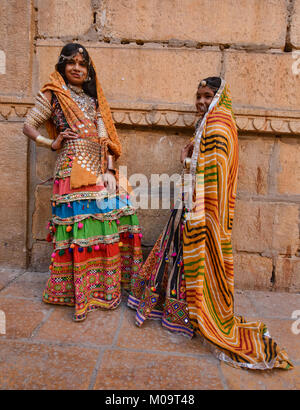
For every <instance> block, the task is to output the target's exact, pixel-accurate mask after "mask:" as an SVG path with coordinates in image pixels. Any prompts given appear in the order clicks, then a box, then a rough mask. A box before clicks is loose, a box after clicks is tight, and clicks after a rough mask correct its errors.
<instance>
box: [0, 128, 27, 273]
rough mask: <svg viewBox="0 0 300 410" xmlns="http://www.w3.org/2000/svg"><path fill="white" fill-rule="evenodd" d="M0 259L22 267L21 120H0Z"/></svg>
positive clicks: (24, 140)
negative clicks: (13, 121)
mask: <svg viewBox="0 0 300 410" xmlns="http://www.w3.org/2000/svg"><path fill="white" fill-rule="evenodd" d="M0 132H1V138H0V174H1V186H0V208H1V216H0V222H1V238H0V261H1V263H2V264H4V265H7V266H12V267H13V266H16V267H20V268H23V267H26V232H27V198H26V195H27V138H26V137H25V136H24V135H23V134H22V129H21V124H14V123H3V122H2V123H0Z"/></svg>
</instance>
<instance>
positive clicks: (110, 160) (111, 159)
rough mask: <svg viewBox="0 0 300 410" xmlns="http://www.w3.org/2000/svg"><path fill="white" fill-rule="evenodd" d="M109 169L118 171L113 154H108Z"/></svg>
mask: <svg viewBox="0 0 300 410" xmlns="http://www.w3.org/2000/svg"><path fill="white" fill-rule="evenodd" d="M107 170H108V171H111V172H114V173H116V170H115V167H114V161H113V156H112V155H108V156H107Z"/></svg>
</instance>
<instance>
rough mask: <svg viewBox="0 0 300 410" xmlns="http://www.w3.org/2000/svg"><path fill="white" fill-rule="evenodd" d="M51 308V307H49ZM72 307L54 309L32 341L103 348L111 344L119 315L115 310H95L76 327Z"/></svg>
mask: <svg viewBox="0 0 300 410" xmlns="http://www.w3.org/2000/svg"><path fill="white" fill-rule="evenodd" d="M49 306H51V307H53V305H49ZM73 315H74V307H72V306H64V307H59V308H58V309H57V308H56V309H55V310H54V312H53V313H52V315H51V317H50V318H49V319H48V321H47V323H46V324H45V325H43V326H41V328H40V329H39V332H38V333H37V334H36V336H35V337H34V339H37V340H43V341H45V340H47V341H49V342H50V341H57V340H59V341H60V342H65V343H66V342H68V343H72V342H73V343H79V344H85V345H86V344H90V345H93V346H103V345H109V344H112V341H113V336H114V334H115V332H116V329H117V326H118V323H119V315H120V313H118V312H117V311H116V310H111V311H108V310H105V309H103V310H101V309H98V310H95V311H93V312H90V313H89V314H88V319H90V320H85V321H84V322H82V323H81V326H77V325H78V323H76V322H74V321H73Z"/></svg>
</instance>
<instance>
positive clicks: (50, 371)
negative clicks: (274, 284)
mask: <svg viewBox="0 0 300 410" xmlns="http://www.w3.org/2000/svg"><path fill="white" fill-rule="evenodd" d="M1 274H4V275H5V277H7V278H12V280H9V282H6V283H4V288H2V289H1V291H0V311H1V310H2V311H3V312H4V313H5V315H6V328H7V329H6V330H7V333H6V334H1V335H0V367H1V372H0V389H4V390H7V389H10V390H15V389H17V390H30V389H36V390H42V389H47V390H49V389H50V390H61V389H64V390H71V389H76V390H87V389H103V390H121V391H122V390H128V389H133V390H147V391H150V392H151V391H152V390H178V389H180V390H203V389H205V390H207V389H211V390H214V389H219V390H224V389H226V390H233V389H251V388H256V389H265V390H270V389H278V390H280V389H298V390H299V382H300V374H299V369H300V367H299V364H300V357H299V354H300V351H299V349H298V338H299V335H296V334H295V333H293V328H292V326H293V323H294V322H295V320H294V319H293V318H292V317H291V316H292V312H294V311H296V310H299V306H300V305H299V303H300V294H288V293H280V292H262V291H253V290H252V291H250V290H248V291H246V290H244V291H241V290H237V289H236V290H235V312H236V314H242V315H244V316H245V318H246V319H247V320H249V321H257V320H261V321H262V322H263V323H265V324H266V325H267V327H268V329H269V331H270V333H271V335H272V337H274V339H275V340H276V342H278V344H279V346H280V347H281V348H285V349H286V351H287V352H288V354H289V357H290V358H291V360H292V362H293V364H294V365H295V369H294V370H293V371H291V372H284V371H279V370H278V371H276V370H273V371H264V372H262V371H259V372H258V371H248V370H239V369H234V368H231V367H229V366H226V365H224V363H222V362H219V361H218V360H217V359H216V358H215V357H214V356H213V354H212V353H211V352H210V351H209V350H208V349H207V348H206V347H204V346H203V345H202V343H201V340H200V338H198V337H195V338H194V339H192V340H189V339H187V338H184V337H183V336H180V335H176V334H173V333H169V332H167V331H166V330H164V329H163V328H162V327H161V325H160V323H159V322H158V321H147V322H145V323H144V325H143V326H142V328H137V327H136V325H135V323H134V314H135V312H134V311H132V310H130V309H128V308H127V307H126V300H127V295H126V294H125V293H124V294H123V301H122V303H121V305H120V306H119V308H118V309H116V310H114V311H101V310H96V311H94V312H91V313H90V314H89V315H88V318H87V320H86V321H85V322H80V323H74V322H73V321H72V312H73V308H72V307H63V306H54V305H50V304H44V303H42V301H41V299H40V297H41V294H42V290H43V287H44V283H45V281H46V279H47V274H46V273H41V272H39V273H38V272H23V274H20V275H19V276H14V275H13V276H11V272H10V273H9V272H7V273H6V274H5V271H4V270H1ZM38 299H39V300H38ZM187 369H188V371H187ZM179 381H180V382H179ZM191 394H192V393H191Z"/></svg>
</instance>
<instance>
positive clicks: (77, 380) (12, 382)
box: [0, 339, 98, 390]
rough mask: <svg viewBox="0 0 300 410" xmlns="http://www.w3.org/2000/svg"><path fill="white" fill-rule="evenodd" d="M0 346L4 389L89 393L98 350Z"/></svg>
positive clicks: (0, 378) (0, 376)
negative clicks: (87, 391) (80, 391)
mask: <svg viewBox="0 0 300 410" xmlns="http://www.w3.org/2000/svg"><path fill="white" fill-rule="evenodd" d="M0 344H1V349H0V365H1V369H2V371H1V374H0V386H1V389H4V390H43V389H49V390H87V389H88V387H89V380H90V377H91V375H92V372H93V369H94V366H95V364H96V361H97V357H98V352H97V351H96V350H92V349H81V348H80V347H72V348H71V349H70V347H69V346H57V345H56V346H55V345H54V346H52V345H43V344H38V343H32V342H31V343H26V342H14V341H10V342H9V343H7V342H5V341H4V340H2V339H1V340H0ZM74 358H76V360H74Z"/></svg>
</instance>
